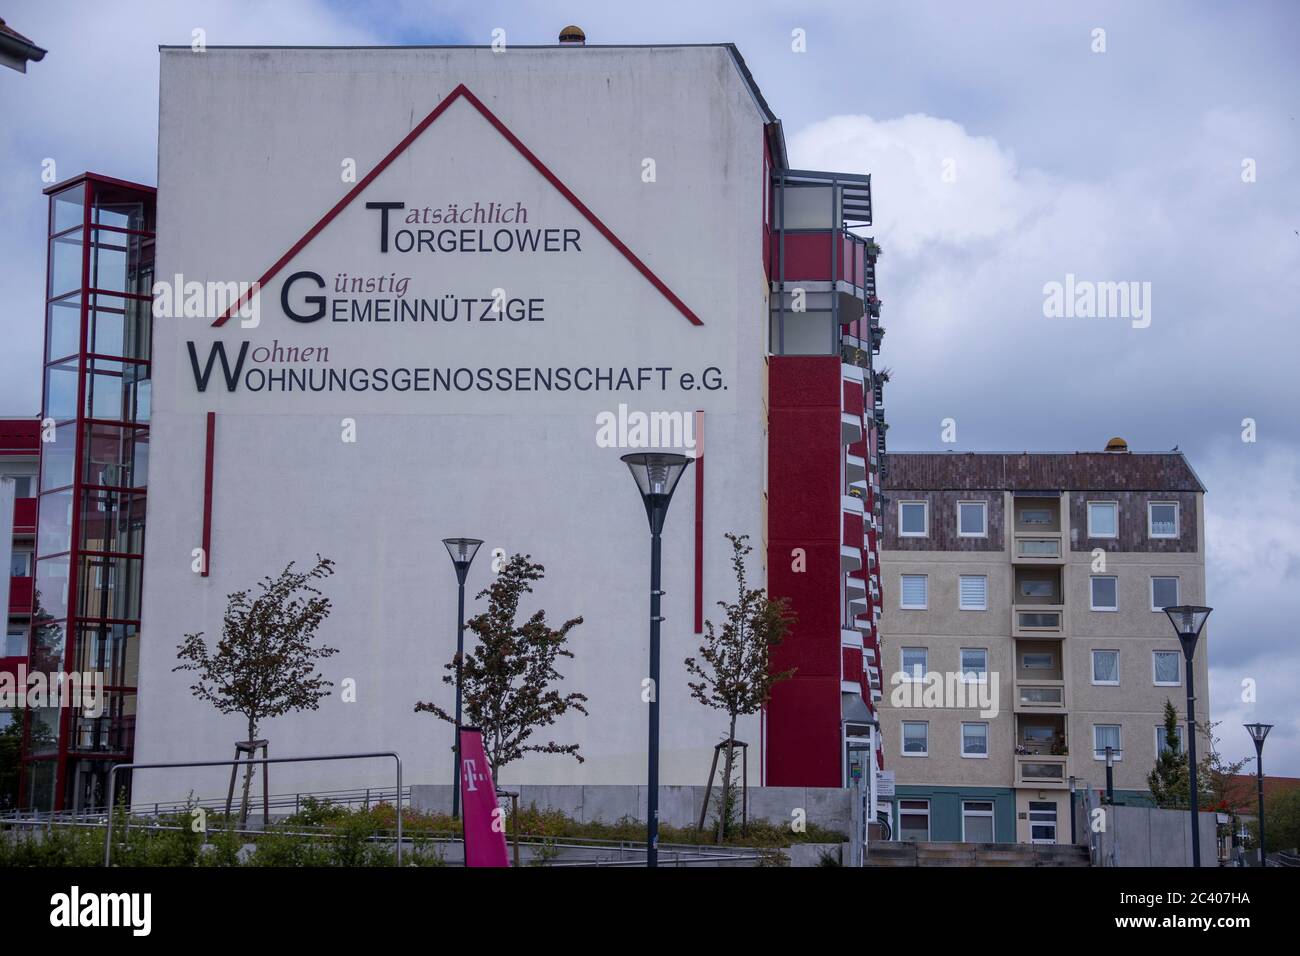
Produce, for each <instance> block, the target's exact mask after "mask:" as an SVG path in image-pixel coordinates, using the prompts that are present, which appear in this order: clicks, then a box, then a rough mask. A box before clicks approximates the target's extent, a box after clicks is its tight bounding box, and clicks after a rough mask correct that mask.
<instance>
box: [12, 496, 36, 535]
mask: <svg viewBox="0 0 1300 956" xmlns="http://www.w3.org/2000/svg"><path fill="white" fill-rule="evenodd" d="M35 533H36V499H35V498H15V499H14V534H17V535H22V534H35Z"/></svg>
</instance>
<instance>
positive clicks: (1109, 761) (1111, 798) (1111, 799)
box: [1106, 747, 1115, 807]
mask: <svg viewBox="0 0 1300 956" xmlns="http://www.w3.org/2000/svg"><path fill="white" fill-rule="evenodd" d="M1106 805H1107V806H1110V807H1113V806H1114V805H1115V748H1114V747H1107V748H1106Z"/></svg>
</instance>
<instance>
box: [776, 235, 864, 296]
mask: <svg viewBox="0 0 1300 956" xmlns="http://www.w3.org/2000/svg"><path fill="white" fill-rule="evenodd" d="M832 251H834V254H835V257H834V259H832ZM773 254H774V255H776V256H780V240H777V242H776V244H775V248H774V249H773ZM784 268H785V275H784V279H785V281H786V282H787V283H788V282H792V281H799V280H812V281H823V282H825V281H830V280H831V278H832V273H834V278H836V279H843V280H846V281H854V280H856V282H857V284H858V285H862V284H863V282H864V281H865V276H866V259H865V257H864V256H863V255H862V246H861V245H860V244H858V243H855V242H853V241H852V240H851V239H847V238H845V236H844V234H843V233H842V232H839V231H836V232H831V231H829V230H828V231H826V232H800V233H786V235H785V264H784ZM781 269H782V263H781V262H780V260H779V258H778V259H776V260H775V261H774V262H773V263H772V278H773V279H777V280H780V279H781V278H782V274H781Z"/></svg>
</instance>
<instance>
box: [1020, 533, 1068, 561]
mask: <svg viewBox="0 0 1300 956" xmlns="http://www.w3.org/2000/svg"><path fill="white" fill-rule="evenodd" d="M1014 555H1015V556H1014V560H1016V561H1019V562H1024V563H1030V564H1032V563H1037V562H1050V563H1054V564H1059V563H1060V562H1061V533H1060V532H1059V531H1058V532H1050V531H1047V532H1043V531H1040V532H1036V533H1033V534H1021V533H1020V532H1016V535H1015V552H1014Z"/></svg>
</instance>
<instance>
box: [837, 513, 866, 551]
mask: <svg viewBox="0 0 1300 956" xmlns="http://www.w3.org/2000/svg"><path fill="white" fill-rule="evenodd" d="M840 543H841V544H844V545H847V546H848V547H850V548H857V549H858V550H859V551H861V550H862V544H863V537H862V515H860V514H854V513H853V512H852V511H846V512H844V537H843V538H842V539H841V540H840Z"/></svg>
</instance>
